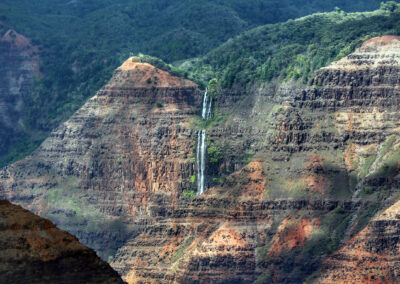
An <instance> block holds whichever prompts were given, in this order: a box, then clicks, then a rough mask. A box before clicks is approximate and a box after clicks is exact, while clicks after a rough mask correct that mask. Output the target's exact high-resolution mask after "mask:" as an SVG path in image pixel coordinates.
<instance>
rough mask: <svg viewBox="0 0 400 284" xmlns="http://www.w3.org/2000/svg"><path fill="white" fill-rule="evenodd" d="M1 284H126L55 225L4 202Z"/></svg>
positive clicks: (1, 213) (0, 217) (0, 218)
mask: <svg viewBox="0 0 400 284" xmlns="http://www.w3.org/2000/svg"><path fill="white" fill-rule="evenodd" d="M0 282H1V283H122V280H121V278H120V277H119V275H118V273H117V272H115V271H114V270H113V269H112V268H111V267H110V266H109V265H108V264H107V263H106V262H104V261H102V260H101V259H100V258H99V257H98V256H97V255H96V253H95V252H94V251H93V250H91V249H89V248H87V247H85V246H83V245H81V244H80V243H79V241H78V239H76V238H75V237H74V236H72V235H70V234H68V233H67V232H64V231H61V230H59V229H58V228H57V227H56V226H55V225H54V224H53V223H52V222H50V221H49V220H46V219H42V218H40V217H38V216H36V215H34V214H32V213H30V212H29V211H27V210H25V209H23V208H21V207H20V206H15V205H13V204H11V203H10V202H8V201H5V200H0Z"/></svg>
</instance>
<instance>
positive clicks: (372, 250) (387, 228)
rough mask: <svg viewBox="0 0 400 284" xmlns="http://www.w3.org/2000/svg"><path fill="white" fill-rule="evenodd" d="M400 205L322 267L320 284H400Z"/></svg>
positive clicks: (374, 221)
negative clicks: (399, 282) (398, 283)
mask: <svg viewBox="0 0 400 284" xmlns="http://www.w3.org/2000/svg"><path fill="white" fill-rule="evenodd" d="M399 213H400V202H399V201H398V202H397V203H396V204H394V205H393V206H391V207H389V208H388V209H387V210H385V211H384V212H382V213H381V214H379V215H378V216H377V217H375V218H373V220H371V221H370V223H369V224H368V226H367V227H366V228H365V229H363V230H362V231H361V232H360V233H358V234H357V235H355V236H354V237H353V238H352V239H351V240H349V241H348V242H347V244H346V245H345V246H344V247H343V248H341V249H340V250H339V251H337V252H335V253H334V254H333V255H332V256H329V257H328V258H327V259H326V260H325V261H324V263H323V265H322V272H321V274H320V276H319V278H318V282H319V283H396V282H398V280H399V277H400V259H399V252H400V240H399V234H400V214H399Z"/></svg>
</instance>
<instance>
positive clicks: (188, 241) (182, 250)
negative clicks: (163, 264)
mask: <svg viewBox="0 0 400 284" xmlns="http://www.w3.org/2000/svg"><path fill="white" fill-rule="evenodd" d="M193 241H194V237H189V238H187V239H186V240H185V241H184V242H183V243H182V244H181V245H180V247H179V248H178V249H177V250H176V252H175V254H174V255H172V256H171V262H175V261H177V260H178V259H180V258H181V257H182V256H183V254H184V253H185V251H186V249H187V248H188V247H189V246H190V245H191V244H192V243H193Z"/></svg>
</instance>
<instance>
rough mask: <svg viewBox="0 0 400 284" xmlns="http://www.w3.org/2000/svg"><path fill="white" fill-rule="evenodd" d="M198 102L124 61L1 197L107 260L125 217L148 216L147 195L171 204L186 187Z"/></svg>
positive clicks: (166, 77) (164, 77)
mask: <svg viewBox="0 0 400 284" xmlns="http://www.w3.org/2000/svg"><path fill="white" fill-rule="evenodd" d="M200 100H201V94H200V92H199V91H198V89H197V86H196V85H195V84H194V83H192V82H190V81H187V80H184V79H181V78H177V77H174V76H171V75H170V74H168V73H167V72H165V71H162V70H160V69H157V68H155V67H153V66H151V65H149V64H147V63H140V62H133V61H132V59H129V60H128V61H127V62H125V63H124V65H122V66H121V67H120V68H119V69H117V70H116V71H115V74H114V76H113V78H112V79H111V80H110V82H109V83H108V84H107V85H106V86H105V87H104V88H102V89H101V90H100V91H99V92H98V93H97V94H96V95H95V96H94V97H92V98H91V99H90V100H89V101H88V102H87V103H86V104H85V105H84V106H83V107H82V108H81V109H80V110H78V111H77V112H76V113H75V114H74V115H73V116H72V117H71V118H70V119H69V120H68V121H67V122H65V123H64V124H62V125H60V126H59V127H58V128H57V129H56V130H55V131H54V132H52V134H51V135H50V137H49V138H48V139H47V140H46V141H45V142H44V143H43V144H42V145H41V146H40V147H39V149H37V150H36V151H35V152H34V153H33V154H32V155H31V156H29V157H27V158H26V159H24V160H22V161H20V162H18V163H16V164H14V165H11V166H9V167H7V168H5V169H4V170H3V171H2V172H1V174H0V175H1V179H2V182H1V185H0V188H1V195H2V196H3V197H5V198H7V199H9V200H12V201H13V202H16V203H18V204H21V205H23V206H24V207H26V208H28V209H30V210H32V211H33V212H35V213H37V214H41V215H42V216H47V217H49V218H50V219H52V220H53V221H55V222H56V223H57V224H58V225H60V226H61V227H62V228H64V229H68V230H70V231H71V232H73V233H74V234H75V235H77V236H78V237H79V238H80V239H81V240H82V241H83V242H84V243H85V244H87V245H91V246H93V247H95V248H97V249H99V251H100V254H101V255H102V256H103V257H108V256H109V255H111V254H112V253H113V252H112V251H113V250H115V248H116V247H118V246H120V245H121V242H123V241H124V238H125V237H126V236H125V234H128V233H129V230H130V229H131V228H127V226H126V224H125V223H124V220H123V218H125V217H131V216H140V215H144V216H147V215H148V212H147V208H148V204H149V202H150V200H151V198H152V196H154V195H156V194H158V193H160V194H163V195H166V196H169V197H170V199H171V202H173V201H174V200H175V201H176V200H177V198H178V196H179V195H180V194H181V193H182V190H183V188H185V187H190V186H191V184H190V176H191V175H193V173H194V171H195V169H194V164H193V163H192V162H191V161H190V159H191V154H192V144H193V141H192V140H191V136H192V130H191V129H190V128H189V116H191V115H194V114H195V113H196V110H197V106H198V105H199V101H200ZM110 226H111V227H112V228H114V229H117V230H111V229H110ZM132 230H137V227H135V228H133V229H132ZM94 240H97V241H94ZM98 241H99V242H100V243H99V242H98Z"/></svg>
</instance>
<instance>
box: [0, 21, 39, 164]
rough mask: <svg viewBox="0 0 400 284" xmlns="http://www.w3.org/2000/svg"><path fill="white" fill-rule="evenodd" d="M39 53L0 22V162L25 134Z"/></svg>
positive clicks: (37, 72) (26, 40) (27, 41)
mask: <svg viewBox="0 0 400 284" xmlns="http://www.w3.org/2000/svg"><path fill="white" fill-rule="evenodd" d="M38 53H39V50H38V48H37V47H35V46H34V45H32V44H31V42H30V40H29V39H27V38H26V37H24V36H23V35H21V34H18V33H17V32H15V31H14V30H7V31H5V30H2V25H1V23H0V162H1V160H2V158H3V157H4V155H5V154H7V153H8V152H9V151H10V150H11V148H12V146H13V143H15V141H17V139H18V137H21V135H23V134H24V133H25V129H24V124H23V118H24V115H25V109H26V106H25V103H26V100H27V97H28V96H29V95H30V93H31V91H32V88H33V84H34V78H35V76H39V54H38Z"/></svg>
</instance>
